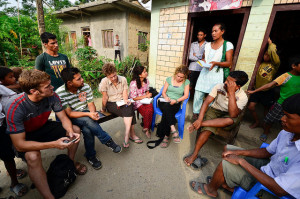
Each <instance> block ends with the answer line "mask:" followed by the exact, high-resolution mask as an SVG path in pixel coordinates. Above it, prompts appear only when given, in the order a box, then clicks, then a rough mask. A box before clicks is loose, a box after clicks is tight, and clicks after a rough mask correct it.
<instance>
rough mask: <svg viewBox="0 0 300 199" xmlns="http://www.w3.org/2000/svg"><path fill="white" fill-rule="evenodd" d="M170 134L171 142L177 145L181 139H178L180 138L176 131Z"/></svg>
mask: <svg viewBox="0 0 300 199" xmlns="http://www.w3.org/2000/svg"><path fill="white" fill-rule="evenodd" d="M171 133H172V134H173V135H172V138H173V142H174V143H175V144H179V143H180V142H181V139H180V137H179V133H178V131H177V130H176V131H172V132H171ZM175 133H177V135H176V136H175V135H174V134H175ZM175 139H177V141H175ZM178 140H179V141H178Z"/></svg>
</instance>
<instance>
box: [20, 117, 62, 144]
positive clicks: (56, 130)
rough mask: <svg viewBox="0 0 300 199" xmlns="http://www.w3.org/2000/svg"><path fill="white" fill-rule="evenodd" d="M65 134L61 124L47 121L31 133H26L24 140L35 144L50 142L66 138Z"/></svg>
mask: <svg viewBox="0 0 300 199" xmlns="http://www.w3.org/2000/svg"><path fill="white" fill-rule="evenodd" d="M66 135H67V132H66V130H65V129H64V128H63V126H62V123H61V122H56V121H47V122H46V123H45V125H44V126H42V127H41V128H39V129H38V130H35V131H32V132H26V138H25V139H26V140H28V141H36V142H52V141H55V140H58V139H60V138H62V137H66Z"/></svg>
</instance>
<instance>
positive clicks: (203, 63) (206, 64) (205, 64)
mask: <svg viewBox="0 0 300 199" xmlns="http://www.w3.org/2000/svg"><path fill="white" fill-rule="evenodd" d="M197 63H198V64H199V65H200V66H201V67H202V68H210V67H211V64H208V63H206V62H204V61H202V60H199V61H197Z"/></svg>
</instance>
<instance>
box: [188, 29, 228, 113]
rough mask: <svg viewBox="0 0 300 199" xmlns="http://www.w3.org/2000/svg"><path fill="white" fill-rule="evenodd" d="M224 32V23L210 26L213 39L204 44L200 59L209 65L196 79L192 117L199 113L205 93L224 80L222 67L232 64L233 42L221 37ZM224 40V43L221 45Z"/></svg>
mask: <svg viewBox="0 0 300 199" xmlns="http://www.w3.org/2000/svg"><path fill="white" fill-rule="evenodd" d="M224 33H225V25H224V24H223V23H217V24H215V25H214V26H213V28H212V38H213V41H212V42H209V43H207V44H206V45H205V51H204V55H203V58H202V61H205V62H206V63H209V64H211V67H210V68H203V69H202V71H201V73H200V76H199V78H198V80H197V83H196V87H195V95H194V103H193V113H194V117H193V118H196V117H197V115H199V112H200V109H201V106H202V103H203V98H204V97H205V95H206V94H209V93H210V91H211V90H212V88H213V87H214V86H215V85H216V84H220V83H223V82H224V72H223V68H230V67H231V65H232V56H233V44H232V43H231V42H229V41H225V40H224V39H223V35H224ZM224 42H225V44H226V45H223V44H224ZM223 46H225V47H226V51H225V52H226V53H225V56H224V58H225V59H224V60H222V57H223Z"/></svg>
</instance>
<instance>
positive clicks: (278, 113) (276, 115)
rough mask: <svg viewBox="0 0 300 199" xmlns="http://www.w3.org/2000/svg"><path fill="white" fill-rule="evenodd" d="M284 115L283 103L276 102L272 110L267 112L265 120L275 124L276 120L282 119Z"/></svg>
mask: <svg viewBox="0 0 300 199" xmlns="http://www.w3.org/2000/svg"><path fill="white" fill-rule="evenodd" d="M283 115H284V113H283V109H282V106H281V104H279V103H278V102H275V104H274V105H273V107H271V109H270V111H269V112H268V113H267V115H266V117H265V119H264V122H265V123H267V124H273V123H274V122H278V121H280V119H281V118H282V117H283Z"/></svg>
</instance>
